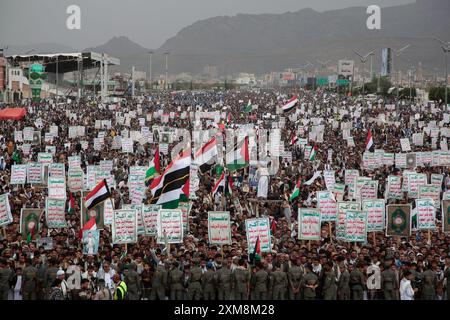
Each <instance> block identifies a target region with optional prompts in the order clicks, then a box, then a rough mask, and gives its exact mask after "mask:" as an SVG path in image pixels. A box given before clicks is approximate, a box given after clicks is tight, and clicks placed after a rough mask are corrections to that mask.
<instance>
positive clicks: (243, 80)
mask: <svg viewBox="0 0 450 320" xmlns="http://www.w3.org/2000/svg"><path fill="white" fill-rule="evenodd" d="M235 83H236V84H238V85H255V84H256V77H255V75H254V74H252V73H239V75H238V76H237V77H236V78H235Z"/></svg>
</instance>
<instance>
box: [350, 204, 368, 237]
mask: <svg viewBox="0 0 450 320" xmlns="http://www.w3.org/2000/svg"><path fill="white" fill-rule="evenodd" d="M345 240H346V241H348V242H366V241H367V214H366V212H364V211H358V210H347V211H346V215H345Z"/></svg>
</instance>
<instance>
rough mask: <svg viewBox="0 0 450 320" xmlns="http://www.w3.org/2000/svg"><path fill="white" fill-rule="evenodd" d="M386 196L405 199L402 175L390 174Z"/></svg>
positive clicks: (387, 197)
mask: <svg viewBox="0 0 450 320" xmlns="http://www.w3.org/2000/svg"><path fill="white" fill-rule="evenodd" d="M385 198H386V199H395V200H401V199H403V191H402V177H400V176H388V179H387V188H386V193H385Z"/></svg>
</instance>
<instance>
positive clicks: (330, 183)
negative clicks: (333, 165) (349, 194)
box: [323, 170, 336, 191]
mask: <svg viewBox="0 0 450 320" xmlns="http://www.w3.org/2000/svg"><path fill="white" fill-rule="evenodd" d="M323 178H324V180H325V185H326V187H327V190H329V191H333V189H334V185H335V184H336V177H335V175H334V170H324V171H323Z"/></svg>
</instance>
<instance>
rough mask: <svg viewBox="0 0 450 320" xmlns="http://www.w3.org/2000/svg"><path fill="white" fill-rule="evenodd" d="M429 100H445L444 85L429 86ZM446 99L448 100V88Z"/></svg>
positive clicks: (449, 99) (449, 95)
mask: <svg viewBox="0 0 450 320" xmlns="http://www.w3.org/2000/svg"><path fill="white" fill-rule="evenodd" d="M429 98H430V100H434V101H439V100H442V101H444V100H445V87H431V88H430V91H429ZM447 101H450V90H448V92H447Z"/></svg>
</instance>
